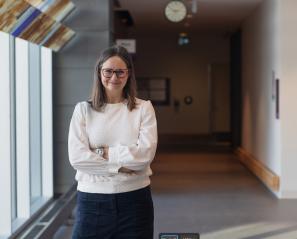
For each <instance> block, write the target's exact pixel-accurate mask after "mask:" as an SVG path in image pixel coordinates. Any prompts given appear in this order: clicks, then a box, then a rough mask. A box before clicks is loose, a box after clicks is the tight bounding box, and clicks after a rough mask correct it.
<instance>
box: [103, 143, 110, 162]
mask: <svg viewBox="0 0 297 239" xmlns="http://www.w3.org/2000/svg"><path fill="white" fill-rule="evenodd" d="M108 149H109V147H108V146H106V147H103V152H104V153H103V158H104V159H105V160H107V161H108V159H109V157H108Z"/></svg>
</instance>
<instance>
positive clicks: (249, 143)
mask: <svg viewBox="0 0 297 239" xmlns="http://www.w3.org/2000/svg"><path fill="white" fill-rule="evenodd" d="M277 21H278V15H277V7H276V1H275V0H266V1H264V2H263V3H262V4H261V5H260V6H259V7H258V8H257V9H256V10H255V11H254V12H253V13H252V15H251V16H250V17H249V18H248V19H246V21H245V22H244V23H243V27H242V51H243V52H242V81H243V82H242V97H243V124H242V125H243V126H242V147H243V148H244V149H245V150H247V151H248V152H250V153H251V154H252V155H254V156H255V157H256V158H257V159H258V160H260V161H261V162H262V163H264V165H266V166H267V167H268V168H269V169H270V170H272V171H273V172H274V173H276V174H278V175H280V174H281V155H280V151H281V145H280V142H281V141H280V121H279V120H277V119H276V117H275V105H276V101H275V98H273V97H272V94H273V86H272V81H273V72H276V74H277V71H278V64H277V60H276V59H277V33H278V32H277V28H276V22H277Z"/></svg>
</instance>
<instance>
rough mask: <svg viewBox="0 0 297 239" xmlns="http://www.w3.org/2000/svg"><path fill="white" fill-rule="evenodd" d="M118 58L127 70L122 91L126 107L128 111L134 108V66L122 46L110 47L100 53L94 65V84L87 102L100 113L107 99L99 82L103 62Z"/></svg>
mask: <svg viewBox="0 0 297 239" xmlns="http://www.w3.org/2000/svg"><path fill="white" fill-rule="evenodd" d="M113 56H118V57H120V58H121V59H122V60H123V61H124V62H125V63H126V65H127V68H128V70H129V76H128V79H127V83H126V85H125V87H124V89H123V93H124V98H125V99H126V100H127V101H128V103H127V107H128V109H129V110H130V111H132V110H133V109H134V108H136V98H135V97H136V79H135V73H134V66H133V62H132V58H131V56H130V54H129V53H128V51H127V50H126V48H124V47H122V46H112V47H109V48H107V49H105V50H103V51H102V53H101V54H100V57H99V59H98V60H97V62H96V65H95V71H94V83H93V88H92V93H91V96H90V99H89V100H88V102H89V103H90V104H91V106H92V108H93V109H94V110H96V111H101V110H102V108H103V107H104V106H105V105H106V103H107V97H106V93H105V89H104V86H103V84H102V82H101V69H102V65H103V63H104V62H105V61H107V60H108V59H109V58H110V57H113Z"/></svg>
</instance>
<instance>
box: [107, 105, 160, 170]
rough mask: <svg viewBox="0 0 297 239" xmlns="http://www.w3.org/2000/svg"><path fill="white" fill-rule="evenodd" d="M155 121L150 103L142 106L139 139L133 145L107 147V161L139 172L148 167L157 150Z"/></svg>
mask: <svg viewBox="0 0 297 239" xmlns="http://www.w3.org/2000/svg"><path fill="white" fill-rule="evenodd" d="M157 141H158V134H157V121H156V116H155V111H154V108H153V106H152V103H151V102H150V101H146V102H145V103H144V105H143V106H142V112H141V123H140V130H139V137H138V140H137V143H136V144H135V145H117V146H113V147H109V152H108V154H109V160H110V162H114V163H115V164H119V165H121V166H122V167H125V168H128V169H131V170H135V171H139V170H143V169H145V168H146V167H147V166H149V165H150V163H151V162H152V160H153V159H154V157H155V153H156V149H157Z"/></svg>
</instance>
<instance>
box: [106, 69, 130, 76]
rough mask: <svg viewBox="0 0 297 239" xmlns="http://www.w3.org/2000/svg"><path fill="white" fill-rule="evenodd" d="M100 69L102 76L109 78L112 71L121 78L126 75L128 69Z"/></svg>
mask: <svg viewBox="0 0 297 239" xmlns="http://www.w3.org/2000/svg"><path fill="white" fill-rule="evenodd" d="M101 71H102V74H103V76H104V77H106V78H111V77H112V75H113V73H115V74H116V76H117V78H123V77H126V76H127V74H128V71H129V70H128V69H116V70H113V69H110V68H105V69H102V70H101Z"/></svg>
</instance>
